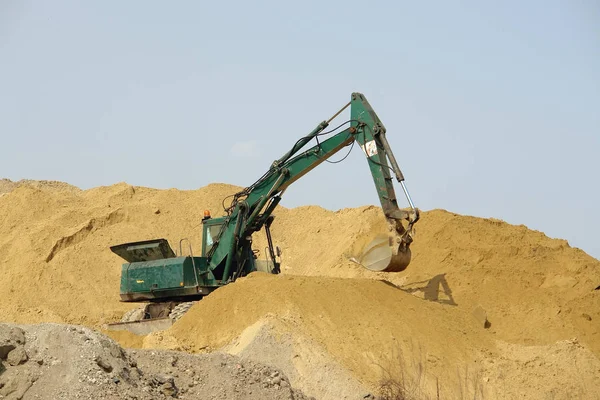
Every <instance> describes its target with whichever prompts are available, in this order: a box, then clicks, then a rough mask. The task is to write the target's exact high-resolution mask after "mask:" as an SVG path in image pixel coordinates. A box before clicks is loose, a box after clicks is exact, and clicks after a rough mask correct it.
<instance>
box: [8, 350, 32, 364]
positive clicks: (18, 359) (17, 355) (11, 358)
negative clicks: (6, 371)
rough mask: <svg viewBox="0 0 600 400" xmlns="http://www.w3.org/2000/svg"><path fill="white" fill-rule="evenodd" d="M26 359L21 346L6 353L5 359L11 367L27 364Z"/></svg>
mask: <svg viewBox="0 0 600 400" xmlns="http://www.w3.org/2000/svg"><path fill="white" fill-rule="evenodd" d="M28 359H29V357H27V352H26V351H25V348H24V347H23V346H19V347H17V348H15V349H14V350H13V351H11V352H10V353H8V356H7V357H6V361H8V363H9V364H10V365H12V366H13V367H14V366H16V365H20V364H23V363H25V362H27V360H28Z"/></svg>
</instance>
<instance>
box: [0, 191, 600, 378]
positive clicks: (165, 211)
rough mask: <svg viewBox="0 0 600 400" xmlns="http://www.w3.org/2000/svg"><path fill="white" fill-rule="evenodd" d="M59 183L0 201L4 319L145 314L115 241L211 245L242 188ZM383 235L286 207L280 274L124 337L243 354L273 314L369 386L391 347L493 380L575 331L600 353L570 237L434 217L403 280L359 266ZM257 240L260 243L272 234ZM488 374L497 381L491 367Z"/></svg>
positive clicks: (365, 221) (374, 213) (583, 270)
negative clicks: (137, 308)
mask: <svg viewBox="0 0 600 400" xmlns="http://www.w3.org/2000/svg"><path fill="white" fill-rule="evenodd" d="M3 182H4V183H6V182H5V181H3ZM7 185H9V184H8V183H6V185H4V186H5V187H8V186H7ZM48 187H52V185H45V186H44V185H38V186H34V185H30V184H20V185H16V186H15V185H13V186H11V188H10V192H8V193H5V194H4V195H2V196H0V221H2V222H1V223H0V266H1V268H2V272H3V273H2V275H1V276H0V298H2V302H1V304H0V320H4V321H12V322H19V323H30V322H67V323H80V324H86V325H89V326H100V325H101V324H102V323H105V322H112V321H117V320H118V319H119V318H120V317H121V316H122V314H123V313H124V312H125V311H127V310H128V309H130V308H132V307H133V305H130V304H124V303H120V302H119V301H118V282H119V274H120V265H121V260H120V259H119V258H118V257H117V256H115V255H113V254H112V253H111V252H110V251H109V246H111V245H114V244H118V243H123V242H127V241H133V240H143V239H151V238H159V237H165V238H167V239H168V240H169V241H170V242H171V244H172V246H173V247H174V248H177V247H178V245H177V243H178V242H179V239H181V238H184V237H188V238H190V240H191V241H192V243H193V244H194V249H195V252H199V248H200V244H201V230H200V229H199V228H200V220H201V218H202V212H203V210H204V209H210V210H211V211H212V213H213V215H219V214H220V210H222V206H221V203H222V200H223V198H224V197H226V196H227V195H229V194H231V193H233V192H235V191H237V190H238V189H239V188H236V187H234V186H230V185H224V184H213V185H209V186H207V187H204V188H201V189H198V190H194V191H179V190H154V189H148V188H141V187H132V186H130V185H127V184H124V183H122V184H117V185H113V186H109V187H99V188H94V189H90V190H86V191H79V190H48ZM56 187H61V185H56ZM6 191H8V189H7V190H6ZM382 228H383V220H382V216H381V211H380V209H379V208H378V207H361V208H356V209H344V210H340V211H337V212H332V211H328V210H324V209H322V208H320V207H315V206H308V207H300V208H296V209H285V208H283V207H280V208H278V210H277V211H276V219H275V223H274V225H273V227H272V230H273V237H274V240H275V242H276V244H278V245H279V246H280V247H281V248H282V249H283V259H282V262H283V264H282V269H283V273H284V274H283V276H279V277H272V276H263V275H260V274H257V275H256V276H251V277H249V278H248V279H244V280H241V281H240V282H238V283H236V284H234V285H231V286H228V287H226V288H223V289H219V290H218V291H217V292H215V293H214V294H212V295H211V296H209V297H208V298H206V299H204V300H203V301H202V302H200V303H199V304H198V305H197V306H196V307H195V308H193V309H192V310H191V311H190V314H189V316H190V317H189V318H188V316H186V317H184V319H182V320H181V321H180V323H178V324H176V325H175V326H174V327H173V329H172V331H171V332H168V333H165V334H164V335H162V336H153V337H149V338H146V339H139V338H123V339H124V340H130V341H131V343H135V344H137V345H140V344H141V342H142V340H144V341H145V343H146V345H148V344H151V343H154V344H155V345H159V346H166V347H169V346H171V347H177V346H180V347H183V348H189V349H191V350H196V351H198V350H200V349H202V348H203V346H209V347H210V348H218V347H220V346H224V345H231V343H232V341H233V342H235V341H236V340H237V341H239V340H240V337H242V336H243V333H244V332H245V331H246V330H247V329H248V328H249V327H251V326H254V325H255V324H257V323H258V324H259V326H262V325H261V324H263V323H264V321H265V318H266V319H270V321H277V322H276V323H275V322H274V323H273V324H271V323H269V330H270V331H272V332H281V335H292V336H291V337H292V338H293V340H296V337H302V338H303V339H302V340H303V341H304V340H306V343H309V342H310V343H316V344H317V345H318V346H322V348H324V349H325V350H326V351H327V353H328V354H330V355H331V357H332V359H331V360H332V361H331V362H335V363H338V364H339V365H342V366H343V367H344V368H346V370H347V371H350V372H351V373H352V374H354V375H356V376H358V377H359V378H360V380H361V382H365V383H366V384H369V385H372V384H373V383H374V382H375V381H376V380H377V379H378V378H379V377H380V375H381V374H380V373H375V372H373V371H372V370H376V368H374V367H373V365H374V363H381V362H382V358H381V357H383V355H385V354H386V352H387V353H388V354H389V352H390V351H391V350H390V349H391V348H392V347H394V346H395V343H400V345H399V347H398V348H399V349H401V351H403V352H405V353H406V355H407V357H408V358H412V357H413V355H414V354H413V353H418V352H413V351H411V350H410V348H411V346H413V347H414V346H416V347H417V348H418V347H419V346H421V348H423V349H425V350H424V354H425V357H426V360H427V365H428V369H429V370H430V371H431V374H432V375H435V374H438V373H439V374H442V373H443V372H444V371H445V370H447V369H448V365H449V364H452V365H459V364H461V363H462V364H463V365H467V364H469V363H471V364H472V363H477V364H478V365H481V366H482V367H481V370H482V371H484V370H485V369H484V368H483V366H485V365H486V364H485V362H486V360H488V359H492V360H493V359H495V358H496V357H504V359H505V360H508V361H507V363H506V364H505V366H506V368H512V369H511V370H512V371H515V370H516V369H515V368H517V367H516V366H517V365H520V367H519V368H523V369H524V368H525V367H524V366H523V365H522V364H521V363H522V362H523V363H526V362H527V361H522V360H521V359H519V358H518V357H513V356H512V355H514V354H517V352H513V351H512V350H507V349H509V348H510V349H512V347H510V346H521V347H523V346H535V347H537V348H548V349H552V347H547V346H555V345H556V343H557V342H562V341H564V340H570V339H572V338H577V340H578V342H577V343H579V344H578V346H580V347H581V350H577V351H580V352H583V353H585V352H586V351H588V349H591V350H592V351H593V352H594V353H595V354H596V356H597V355H598V354H600V339H598V338H600V325H599V324H598V321H600V290H595V289H596V288H598V287H599V286H600V262H598V260H595V259H594V258H592V257H590V256H588V255H587V254H585V253H584V252H583V251H581V250H578V249H574V248H571V247H570V246H569V245H568V243H567V242H566V241H564V240H560V239H551V238H548V237H547V236H545V235H544V234H543V233H541V232H536V231H532V230H530V229H528V228H526V227H525V226H514V225H509V224H506V223H504V222H502V221H499V220H494V219H482V218H474V217H468V216H461V215H456V214H452V213H449V212H446V211H443V210H434V211H429V212H425V213H423V217H422V221H420V222H419V224H418V225H417V236H416V239H415V243H414V245H413V247H412V249H413V262H412V263H411V265H410V267H409V268H408V269H407V270H406V271H405V272H402V273H399V274H394V275H390V274H381V273H379V274H378V273H372V272H370V271H366V270H364V269H363V268H362V267H360V266H358V265H356V264H354V263H352V262H351V261H349V256H351V255H352V253H353V252H355V251H356V249H357V248H358V247H360V245H361V244H363V242H364V240H365V239H364V238H365V237H368V236H370V235H372V234H373V233H374V232H378V231H379V230H380V229H382ZM255 239H256V242H255V243H256V248H258V249H264V247H265V242H264V238H262V237H260V235H259V236H257V237H256V238H255ZM261 257H264V251H261ZM340 278H351V279H340ZM383 279H385V280H388V281H389V284H388V283H384V282H380V280H383ZM474 315H475V316H474ZM192 316H194V317H192ZM215 316H218V317H219V318H217V317H215ZM486 318H487V324H485V319H486ZM485 326H487V328H486V327H485ZM290 332H291V333H290ZM296 333H297V335H296ZM247 334H248V331H246V335H247ZM160 339H162V341H161V340H160ZM295 343H296V342H295ZM303 343H304V342H303ZM410 343H412V344H410ZM498 343H505V344H506V345H501V344H498ZM409 344H410V345H409ZM449 344H450V345H449ZM295 346H300V347H302V346H301V345H299V344H298V343H296V344H295ZM540 346H541V347H540ZM306 347H307V346H304V347H303V348H306ZM250 348H252V346H251V347H250ZM530 348H532V347H523V349H530ZM551 351H553V350H551ZM509 353H510V354H512V355H510V354H509ZM583 353H582V354H583ZM561 354H566V353H565V352H564V351H563V352H562V353H561ZM585 354H587V353H585ZM596 356H590V357H592V358H591V359H594V360H597V358H594V357H596ZM427 357H429V358H427ZM582 357H583V358H582V359H585V357H587V355H585V356H582ZM429 359H431V360H432V361H430V360H429ZM565 360H566V358H565ZM513 361H514V362H513ZM320 362H321V361H320ZM323 362H325V361H323ZM327 362H329V361H327ZM544 362H546V361H544ZM565 362H566V361H565ZM497 364H498V363H497ZM588 364H590V365H591V364H593V362H591V361H590V362H589V363H588ZM544 365H551V364H550V363H547V364H544ZM552 365H554V364H552ZM556 365H557V366H559V367H561V368H562V366H563V364H562V363H561V362H559V363H558V364H556ZM565 365H566V364H565ZM557 368H558V367H557ZM565 368H566V367H565ZM571 368H572V367H571ZM590 368H592V367H590ZM524 370H525V369H524ZM490 371H491V372H490ZM537 371H538V372H536V373H538V374H541V372H540V371H539V370H537ZM595 371H596V372H597V370H595ZM292 372H293V371H292ZM487 373H488V375H489V376H488V377H489V378H490V382H492V383H490V385H492V386H493V380H492V377H494V376H495V375H494V372H493V371H492V370H489V371H488V372H487ZM298 376H300V374H299V375H298ZM336 376H337V375H336ZM504 376H509V374H504ZM540 376H541V375H540ZM540 376H537V377H532V378H531V379H537V380H538V381H540V379H542V378H541V377H540ZM515 379H516V378H515ZM540 382H541V381H540ZM557 382H558V381H557ZM598 387H600V385H599V386H598Z"/></svg>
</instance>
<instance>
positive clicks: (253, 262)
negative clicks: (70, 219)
mask: <svg viewBox="0 0 600 400" xmlns="http://www.w3.org/2000/svg"><path fill="white" fill-rule="evenodd" d="M348 107H350V119H349V120H348V121H346V122H345V123H343V124H341V125H339V126H338V127H337V128H335V129H332V130H330V131H326V129H327V127H328V126H329V124H330V123H331V121H332V120H333V119H334V118H336V117H338V116H339V115H340V114H341V113H342V112H343V111H344V110H345V109H346V108H348ZM342 128H344V129H342ZM325 136H328V138H327V139H323V138H324V137H325ZM312 140H315V141H316V144H315V145H314V146H313V147H311V148H309V149H307V150H304V151H302V152H301V150H302V149H303V148H304V147H305V146H306V145H307V144H308V143H309V142H311V141H312ZM355 142H358V144H359V145H360V147H361V149H362V150H363V152H364V153H365V155H366V158H367V162H368V166H369V169H370V171H371V175H372V176H373V181H374V183H375V189H376V191H377V194H378V195H379V200H380V201H381V207H382V209H383V213H384V215H385V218H386V219H387V222H388V231H387V232H382V233H381V234H380V235H378V236H377V237H375V239H374V240H373V241H372V242H371V243H369V244H367V245H366V246H365V247H364V248H363V250H362V252H361V253H360V254H359V255H357V257H354V258H353V261H355V262H357V263H359V264H361V265H362V266H364V267H365V268H367V269H369V270H372V271H380V272H398V271H403V270H404V269H405V268H406V267H407V266H408V264H409V263H410V259H411V252H410V244H411V243H412V241H413V226H414V224H415V223H416V222H417V221H418V220H419V211H418V209H417V208H416V207H415V205H414V204H413V201H412V199H411V197H410V195H409V193H408V190H407V188H406V185H405V182H404V175H403V174H402V171H401V170H400V167H399V166H398V163H397V161H396V158H395V157H394V154H393V153H392V149H391V148H390V145H389V143H388V140H387V138H386V130H385V127H384V126H383V124H382V123H381V121H380V120H379V118H378V116H377V114H376V113H375V111H373V109H372V108H371V105H370V104H369V103H368V101H367V99H366V98H365V96H364V95H362V94H361V93H353V94H352V98H351V101H350V102H349V103H348V104H346V105H345V106H344V107H343V108H342V109H341V110H339V111H338V112H337V113H335V114H334V115H333V116H332V117H331V118H330V119H329V120H327V121H323V122H321V123H320V124H319V125H318V126H317V127H316V128H315V129H314V130H313V131H312V132H310V133H309V134H308V135H307V136H305V137H302V138H300V139H299V140H298V141H297V142H296V143H295V144H294V146H293V147H292V148H291V149H290V150H289V151H288V152H287V153H286V154H285V155H284V156H283V157H281V158H279V159H278V160H275V161H274V162H273V164H272V165H271V166H270V168H269V169H268V171H267V172H266V173H265V174H264V175H263V176H261V177H260V178H259V179H258V180H257V181H256V182H254V183H253V184H252V185H250V186H248V187H246V188H245V189H243V190H241V191H240V192H238V193H235V194H234V195H232V196H230V197H229V198H227V199H225V200H228V199H231V201H230V203H229V205H228V206H226V207H224V208H225V215H224V216H222V217H218V218H211V217H210V214H209V213H207V212H205V216H204V218H203V220H202V226H203V228H202V229H203V235H202V237H203V239H202V254H201V256H200V257H196V256H193V255H192V251H191V245H189V255H188V256H184V255H183V249H182V244H183V240H182V241H180V243H179V253H178V254H175V252H174V251H173V250H172V248H171V247H170V246H169V243H168V242H167V240H165V239H156V240H147V241H142V242H133V243H125V244H120V245H117V246H112V247H111V250H112V251H113V252H114V253H115V254H117V255H119V256H120V257H122V258H123V259H124V260H125V261H126V263H124V264H123V266H122V272H121V289H120V296H121V301H125V302H142V303H144V305H143V307H140V308H138V309H134V310H132V311H130V312H129V313H127V314H126V315H125V316H124V317H123V319H122V321H121V322H119V323H114V324H110V325H109V326H108V328H109V329H113V330H122V329H126V330H129V331H132V332H134V333H139V334H145V333H148V332H150V331H153V330H158V329H166V328H167V327H168V326H170V325H171V324H172V323H173V321H175V320H177V319H178V318H179V317H181V315H183V313H185V312H186V311H187V309H189V307H190V306H191V305H192V304H193V302H194V301H196V300H199V299H201V298H202V297H203V296H206V295H208V294H209V293H210V292H212V291H213V290H215V289H217V288H219V287H221V286H223V285H226V284H228V283H231V282H234V281H235V280H236V279H237V278H240V277H243V276H245V275H247V274H249V273H251V272H253V271H265V272H269V273H273V274H278V273H279V272H280V260H281V258H280V256H281V252H280V249H279V247H277V246H274V245H273V240H272V236H271V230H270V227H271V224H272V223H273V220H274V216H273V211H274V210H275V208H276V207H277V205H278V204H279V202H280V200H281V197H282V195H283V193H284V192H285V190H286V189H287V188H288V187H289V186H290V185H291V184H293V183H294V182H296V181H297V180H298V179H300V178H301V177H302V176H304V175H305V174H306V173H308V172H309V171H311V170H312V169H314V168H315V167H317V166H318V165H319V164H321V163H323V162H325V161H326V160H328V159H329V158H330V157H331V156H333V155H334V154H336V153H338V152H339V151H340V150H341V149H343V148H345V147H348V146H352V145H354V143H355ZM350 150H351V149H350ZM391 173H393V174H394V175H395V177H396V180H397V181H398V182H399V183H400V186H401V187H402V190H403V192H404V194H405V196H406V199H407V201H408V205H409V207H408V208H407V209H401V208H400V207H399V206H398V202H397V200H396V194H395V190H394V185H393V181H392V176H391ZM261 229H264V230H265V233H266V238H267V242H268V254H267V256H268V259H267V260H260V259H258V258H257V257H256V255H255V252H254V251H253V248H252V234H253V233H254V232H258V231H260V230H261ZM188 244H189V243H188Z"/></svg>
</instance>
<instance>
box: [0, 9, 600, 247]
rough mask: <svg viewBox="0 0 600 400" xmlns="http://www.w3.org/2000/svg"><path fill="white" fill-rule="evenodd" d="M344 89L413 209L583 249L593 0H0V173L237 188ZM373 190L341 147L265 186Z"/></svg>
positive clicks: (594, 157) (593, 218)
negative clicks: (540, 234)
mask: <svg viewBox="0 0 600 400" xmlns="http://www.w3.org/2000/svg"><path fill="white" fill-rule="evenodd" d="M353 91H359V92H362V93H364V94H365V95H366V96H367V98H368V99H369V101H370V103H371V104H372V106H373V107H374V109H375V110H376V111H377V113H378V115H379V116H380V118H381V120H382V121H383V123H384V125H385V126H386V128H387V131H388V139H389V141H390V143H391V145H392V148H393V149H394V151H395V154H396V157H397V158H398V160H399V162H400V165H401V167H402V169H403V171H404V173H405V175H406V179H407V181H406V182H407V185H408V187H409V189H410V190H411V194H412V196H413V199H414V201H415V202H416V203H417V205H418V206H419V207H421V208H422V209H432V208H444V209H447V210H451V211H454V212H458V213H461V214H469V215H476V216H482V217H495V218H501V219H504V220H506V221H508V222H510V223H514V224H525V225H527V226H528V227H530V228H533V229H538V230H542V231H544V232H546V233H547V234H548V235H549V236H552V237H561V238H565V239H567V240H568V241H569V242H570V244H571V245H573V246H576V247H580V248H583V249H584V250H586V251H587V252H588V253H590V254H592V255H594V256H595V257H597V258H598V257H600V240H599V238H600V235H598V227H599V226H600V207H599V204H598V198H599V196H600V186H599V183H598V179H597V175H598V172H600V157H599V155H598V153H599V152H600V3H598V2H597V1H595V0H589V1H577V0H573V1H562V0H561V1H555V0H550V1H502V2H489V1H470V2H467V1H435V2H433V1H424V2H414V1H410V2H403V1H371V2H367V1H353V0H345V1H329V2H327V1H322V0H321V1H309V0H305V1H296V2H287V1H281V0H278V1H238V2H235V1H229V2H225V1H223V2H219V1H210V2H208V1H178V2H165V1H161V2H158V1H127V2H124V1H97V2H82V1H60V0H58V1H52V2H50V1H37V2H32V1H17V0H14V1H11V0H4V1H0V177H7V178H10V179H13V180H17V179H21V178H30V179H51V180H61V181H66V182H69V183H72V184H75V185H77V186H79V187H82V188H90V187H94V186H98V185H110V184H113V183H116V182H121V181H126V182H128V183H131V184H134V185H143V186H150V187H157V188H171V187H176V188H180V189H194V188H198V187H201V186H204V185H206V184H208V183H211V182H227V183H232V184H237V185H240V186H246V185H248V184H250V183H252V182H253V181H254V180H255V179H256V178H258V177H259V176H260V175H262V173H263V172H264V171H265V170H266V169H267V168H268V167H269V165H270V164H271V162H272V161H273V160H274V159H276V158H279V157H280V156H281V155H283V154H284V153H285V152H286V151H287V150H288V149H289V148H290V147H291V146H292V145H293V143H294V142H295V141H296V140H297V139H298V138H299V137H301V136H303V135H305V134H307V133H308V132H310V131H311V130H312V129H313V128H314V127H315V126H316V125H317V124H318V123H319V122H320V121H322V120H324V119H327V118H329V117H330V116H331V115H332V114H333V113H334V112H335V111H337V110H338V109H339V108H340V107H341V106H342V105H343V104H345V103H346V102H347V101H348V100H349V98H350V93H351V92H353ZM398 191H400V190H399V188H398ZM398 194H399V195H400V193H398ZM377 202H378V199H377V196H376V193H375V190H374V187H373V184H372V182H371V178H370V176H369V172H368V168H367V164H366V162H365V160H364V156H363V155H362V153H361V152H360V151H359V149H358V148H355V149H354V151H353V153H352V154H351V156H350V157H349V158H348V159H347V160H346V161H345V162H344V163H340V164H324V165H322V166H320V167H319V168H318V169H316V170H314V171H312V172H311V173H310V174H309V175H307V176H306V177H304V178H303V179H302V180H300V181H299V182H297V183H296V184H294V185H293V186H292V187H291V188H290V189H289V190H288V192H286V196H285V198H284V201H283V202H282V204H283V205H285V206H288V207H293V206H299V205H305V204H319V205H321V206H323V207H326V208H329V209H338V208H343V207H354V206H359V205H364V204H377ZM403 204H405V203H403ZM213 213H214V212H213ZM198 217H200V216H198Z"/></svg>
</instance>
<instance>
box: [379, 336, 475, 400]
mask: <svg viewBox="0 0 600 400" xmlns="http://www.w3.org/2000/svg"><path fill="white" fill-rule="evenodd" d="M412 354H413V356H412V357H410V358H408V357H405V355H404V352H403V351H402V349H400V347H396V348H395V349H394V350H393V351H392V353H391V354H390V357H389V359H388V361H387V362H385V365H382V364H381V363H377V362H375V365H376V366H377V367H379V368H380V369H381V372H382V378H381V380H380V383H379V388H378V392H379V398H380V399H381V400H441V399H444V400H446V399H450V400H485V395H484V392H485V391H484V385H483V381H482V376H481V373H480V372H479V371H473V370H469V368H468V367H467V366H465V368H464V370H463V371H461V370H460V369H457V371H456V381H455V383H453V384H451V385H446V386H443V385H442V383H441V382H440V380H439V379H438V378H437V377H436V376H434V375H432V374H430V373H428V371H427V363H426V362H425V361H424V357H423V350H422V349H421V348H420V347H418V348H417V349H416V351H414V349H413V351H412Z"/></svg>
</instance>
